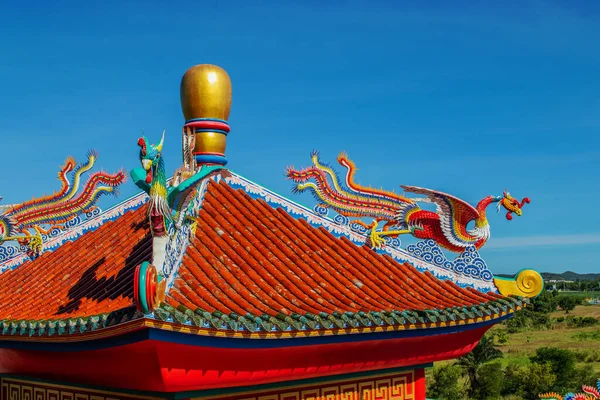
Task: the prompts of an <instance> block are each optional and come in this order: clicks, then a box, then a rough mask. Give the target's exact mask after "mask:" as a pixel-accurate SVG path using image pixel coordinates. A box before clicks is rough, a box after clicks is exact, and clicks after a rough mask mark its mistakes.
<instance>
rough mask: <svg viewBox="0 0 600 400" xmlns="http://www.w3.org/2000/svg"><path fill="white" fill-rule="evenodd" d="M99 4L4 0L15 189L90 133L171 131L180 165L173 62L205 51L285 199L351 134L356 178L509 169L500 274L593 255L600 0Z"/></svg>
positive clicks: (89, 142) (424, 178)
mask: <svg viewBox="0 0 600 400" xmlns="http://www.w3.org/2000/svg"><path fill="white" fill-rule="evenodd" d="M89 3H90V4H88V2H62V1H55V2H41V1H40V2H37V1H30V2H28V3H27V6H25V5H22V6H21V5H17V3H16V2H15V3H13V4H12V5H4V6H3V7H2V12H1V13H0V49H1V51H0V87H1V88H2V95H1V96H0V110H1V111H0V116H1V117H0V140H1V142H0V143H1V146H0V159H1V160H2V165H3V174H1V176H0V190H1V193H0V194H1V195H2V196H3V197H4V200H3V203H4V204H6V203H13V202H19V201H22V200H26V199H29V198H31V197H33V196H38V195H40V194H42V193H49V192H52V191H54V190H55V189H57V186H58V182H57V181H56V171H57V170H58V169H57V168H58V166H59V165H60V164H61V163H62V161H63V160H64V158H65V157H66V156H67V155H73V156H75V157H77V158H83V157H84V155H85V153H86V151H87V150H88V149H89V148H95V149H97V150H98V151H99V153H100V159H99V161H98V165H100V166H102V168H104V169H106V170H116V169H118V168H120V167H123V168H125V169H127V170H129V169H131V168H133V167H136V166H137V164H138V160H137V152H138V148H137V146H136V140H137V138H138V137H139V136H140V132H141V130H142V129H143V130H144V131H145V132H146V134H147V135H148V136H149V137H150V139H153V138H156V140H158V137H159V135H160V133H161V132H162V130H163V129H166V130H167V136H166V143H165V152H166V162H167V168H168V169H169V171H173V170H174V169H175V168H177V167H178V166H179V163H180V129H181V125H182V123H183V116H182V113H181V109H180V105H179V82H180V79H181V76H182V75H183V73H184V72H185V71H186V69H187V68H189V67H191V66H192V65H195V64H200V63H212V64H217V65H220V66H222V67H223V68H225V69H226V70H227V71H228V73H229V75H230V76H231V79H232V82H233V106H232V111H231V117H230V120H229V122H230V125H231V127H232V132H231V133H230V135H229V138H228V149H227V156H228V158H229V160H230V164H229V166H230V167H231V168H232V169H233V170H235V171H237V172H238V173H241V174H242V175H244V176H246V177H248V178H250V179H252V180H254V181H256V182H258V183H261V184H263V185H265V186H267V187H269V188H271V189H273V190H275V191H277V192H279V193H283V194H286V195H288V194H289V196H290V197H292V198H293V195H291V194H290V187H291V184H290V182H289V181H286V180H285V179H284V176H283V173H284V169H285V167H286V166H287V165H295V166H297V167H301V166H306V165H308V164H309V162H310V160H309V155H310V151H311V150H312V149H313V148H317V149H319V150H321V153H322V157H323V158H324V159H329V160H331V161H334V160H335V156H336V155H337V153H338V152H340V151H342V150H345V151H347V152H348V153H349V155H350V156H351V158H353V159H354V160H355V162H356V163H357V165H358V167H359V172H358V176H357V179H358V180H359V182H360V183H362V184H365V185H368V184H371V185H374V186H377V187H380V186H383V187H384V188H387V189H396V190H397V189H398V186H399V185H400V184H407V185H416V186H424V187H429V188H433V189H438V190H442V191H446V192H449V193H452V194H454V195H456V196H459V197H461V198H463V199H465V200H467V201H469V202H471V203H476V202H477V201H479V200H480V199H481V198H483V197H485V196H487V195H490V194H493V195H499V194H501V193H502V191H503V190H504V189H505V188H508V189H509V191H510V192H511V193H512V194H513V195H515V196H516V197H519V198H522V197H524V196H529V197H530V198H531V200H532V202H531V204H530V205H528V206H526V208H525V209H524V215H523V217H521V218H515V219H514V220H513V221H510V222H509V221H506V220H505V219H504V217H503V215H502V214H500V215H497V214H495V213H492V215H491V216H490V218H489V219H490V224H491V229H492V239H491V241H490V242H489V243H488V244H487V245H486V246H485V247H484V248H483V250H482V254H483V255H484V257H485V258H486V260H487V262H488V264H489V265H490V267H491V268H492V270H493V271H494V272H495V273H512V272H516V271H518V270H520V269H522V268H531V267H532V268H536V269H538V270H540V271H558V272H560V271H564V270H574V271H577V272H600V262H599V261H598V253H599V252H600V211H598V207H597V199H598V198H599V197H600V180H599V179H598V176H599V175H600V174H599V173H600V166H599V164H600V163H599V162H600V149H599V144H600V139H599V138H598V137H599V135H600V95H599V93H600V79H599V76H598V71H599V70H600V52H598V40H600V23H599V22H600V3H598V2H591V1H590V2H577V1H570V2H566V1H565V2H546V1H533V2H527V3H526V4H523V2H502V4H500V3H497V4H496V5H495V6H493V7H492V6H490V5H489V2H472V1H470V2H464V3H462V4H460V3H456V2H452V4H453V5H454V7H449V6H444V5H441V4H442V3H445V2H414V3H403V2H391V1H389V2H383V1H381V2H368V3H367V2H366V1H329V2H327V4H323V3H325V2H321V1H305V2H300V1H293V2H292V1H289V2H276V1H272V2H271V1H244V2H234V1H205V2H183V1H171V2H153V1H145V2H142V1H119V2H116V1H106V2H101V3H100V2H97V3H95V4H91V2H89ZM133 193H135V186H134V185H133V184H132V183H131V182H128V183H127V185H126V186H125V187H124V188H123V189H122V194H121V198H124V197H126V196H128V195H131V194H133ZM296 200H299V201H300V202H302V203H304V204H307V205H309V206H311V205H312V204H313V202H312V199H311V198H310V197H300V198H297V199H296ZM110 202H114V199H111V200H110ZM105 204H106V201H105V202H104V203H103V206H105Z"/></svg>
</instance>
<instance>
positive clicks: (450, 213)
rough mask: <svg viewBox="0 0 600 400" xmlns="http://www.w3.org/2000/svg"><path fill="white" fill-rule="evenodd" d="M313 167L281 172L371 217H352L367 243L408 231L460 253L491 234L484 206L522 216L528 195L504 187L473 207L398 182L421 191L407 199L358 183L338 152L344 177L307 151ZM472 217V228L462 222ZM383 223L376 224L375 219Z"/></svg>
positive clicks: (337, 207) (349, 213) (298, 188)
mask: <svg viewBox="0 0 600 400" xmlns="http://www.w3.org/2000/svg"><path fill="white" fill-rule="evenodd" d="M311 160H312V164H313V165H312V166H310V167H308V168H305V169H302V170H296V169H294V168H293V167H289V168H288V169H287V171H286V176H287V177H288V179H291V180H292V181H294V182H295V186H294V189H293V191H294V192H304V191H307V190H308V191H310V192H311V193H312V194H313V195H314V197H315V198H316V199H317V201H318V202H320V203H322V204H321V206H322V207H326V208H329V209H332V210H334V211H336V212H337V213H339V214H341V215H343V216H346V217H355V218H372V219H373V221H372V223H371V224H370V225H368V224H366V223H364V222H363V221H362V220H360V219H357V220H356V221H353V222H354V223H357V224H359V225H361V226H363V227H364V228H366V229H367V230H369V231H370V233H369V240H370V242H371V246H372V247H374V248H378V247H381V246H382V245H383V244H384V243H385V237H386V236H389V237H397V236H398V235H402V234H411V235H413V236H414V237H416V238H418V239H433V240H435V241H436V242H437V243H438V244H439V245H440V246H441V247H443V248H445V249H447V250H450V251H453V252H458V253H460V252H463V251H464V250H465V249H466V248H468V247H471V246H475V248H477V249H479V248H481V246H483V245H484V244H485V243H486V242H487V240H488V239H489V238H490V226H489V223H488V219H487V213H486V209H487V207H488V206H489V205H491V204H492V203H497V209H498V211H500V209H501V207H503V208H504V209H505V210H506V211H507V213H506V219H508V220H511V219H512V218H513V217H512V214H513V213H514V214H516V215H518V216H521V215H522V208H523V205H524V204H526V203H529V202H530V200H529V198H527V197H526V198H524V199H523V200H522V201H519V200H517V199H515V198H513V197H512V196H511V195H510V193H508V192H506V191H504V193H503V195H502V196H487V197H485V198H484V199H482V200H481V201H480V202H479V203H478V204H477V205H476V206H475V207H473V206H472V205H470V204H469V203H467V202H465V201H463V200H461V199H459V198H457V197H454V196H452V195H449V194H446V193H442V192H438V191H435V190H431V189H425V188H420V187H416V186H401V188H402V189H404V191H405V192H407V193H414V194H417V195H421V196H424V197H422V198H408V197H406V196H403V195H399V194H396V193H394V192H390V191H385V190H378V189H374V188H370V187H365V186H361V185H359V184H358V183H356V182H355V180H354V175H355V173H356V166H355V165H354V162H353V161H352V160H350V159H349V158H348V155H346V154H345V153H341V154H340V155H339V156H338V157H337V161H338V163H339V164H340V165H341V166H342V167H344V168H345V169H346V173H345V175H344V177H343V180H342V179H340V177H339V176H338V174H337V173H336V171H334V170H333V169H332V168H331V167H330V166H329V165H327V164H325V163H322V162H321V161H320V160H319V153H318V152H317V151H314V152H313V153H312V155H311ZM419 202H423V203H430V204H434V205H435V207H436V211H435V212H434V211H429V210H424V209H422V208H421V207H419V204H418V203H419ZM471 221H474V225H473V227H472V228H468V227H467V225H468V224H469V223H470V222H471ZM381 222H385V223H384V225H383V227H382V228H381V229H379V224H380V223H381Z"/></svg>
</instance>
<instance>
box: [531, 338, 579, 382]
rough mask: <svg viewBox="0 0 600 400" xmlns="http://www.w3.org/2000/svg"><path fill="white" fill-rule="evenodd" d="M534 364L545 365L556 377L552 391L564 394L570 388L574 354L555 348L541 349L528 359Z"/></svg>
mask: <svg viewBox="0 0 600 400" xmlns="http://www.w3.org/2000/svg"><path fill="white" fill-rule="evenodd" d="M530 360H531V362H532V363H534V364H547V365H548V366H549V367H550V370H551V372H552V374H554V375H555V377H556V382H555V383H554V386H553V388H552V389H553V390H554V391H556V392H559V393H562V392H564V391H565V390H567V389H568V388H570V387H571V386H572V382H573V379H574V378H575V375H576V372H575V354H574V353H573V352H571V351H569V350H565V349H558V348H555V347H541V348H539V349H537V350H536V351H535V356H533V357H530Z"/></svg>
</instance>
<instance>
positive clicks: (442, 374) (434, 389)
mask: <svg viewBox="0 0 600 400" xmlns="http://www.w3.org/2000/svg"><path fill="white" fill-rule="evenodd" d="M461 379H462V370H461V368H460V367H459V366H458V365H456V364H446V365H442V366H441V367H434V369H433V379H432V382H431V383H430V384H428V385H427V397H432V398H435V399H443V400H460V399H462V398H463V397H464V388H463V386H462V385H461V383H460V381H461Z"/></svg>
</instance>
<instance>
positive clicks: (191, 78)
mask: <svg viewBox="0 0 600 400" xmlns="http://www.w3.org/2000/svg"><path fill="white" fill-rule="evenodd" d="M180 95H181V109H182V111H183V115H184V117H185V127H184V129H186V128H187V129H191V130H192V131H193V135H194V139H195V140H194V149H193V154H194V157H195V159H196V164H198V165H201V164H219V165H225V164H226V163H227V159H226V158H225V147H226V143H227V134H228V133H229V125H228V123H227V119H228V118H229V111H230V109H231V80H230V79H229V75H227V72H225V70H224V69H223V68H221V67H218V66H216V65H211V64H200V65H196V66H194V67H192V68H190V69H188V70H187V71H186V73H185V74H184V75H183V78H182V79H181V89H180ZM184 145H185V144H184ZM184 153H185V149H184Z"/></svg>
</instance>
